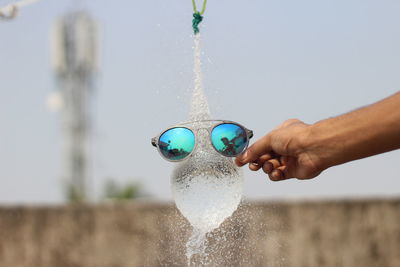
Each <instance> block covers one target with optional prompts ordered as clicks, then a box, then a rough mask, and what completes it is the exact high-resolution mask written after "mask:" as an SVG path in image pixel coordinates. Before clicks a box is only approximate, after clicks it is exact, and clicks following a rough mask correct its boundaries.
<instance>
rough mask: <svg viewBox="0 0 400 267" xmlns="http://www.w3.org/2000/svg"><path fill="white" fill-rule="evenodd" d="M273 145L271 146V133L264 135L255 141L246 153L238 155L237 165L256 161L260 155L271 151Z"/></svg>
mask: <svg viewBox="0 0 400 267" xmlns="http://www.w3.org/2000/svg"><path fill="white" fill-rule="evenodd" d="M271 151H272V147H271V136H270V135H269V134H267V135H265V136H264V137H262V138H260V139H259V140H257V142H255V143H254V144H253V145H251V146H250V147H249V148H248V149H247V150H246V152H245V153H243V154H241V155H239V156H237V157H236V160H235V162H236V165H238V166H239V167H241V166H243V165H245V164H247V163H250V162H254V161H256V160H257V159H258V158H259V157H260V156H262V155H264V154H266V153H268V152H271Z"/></svg>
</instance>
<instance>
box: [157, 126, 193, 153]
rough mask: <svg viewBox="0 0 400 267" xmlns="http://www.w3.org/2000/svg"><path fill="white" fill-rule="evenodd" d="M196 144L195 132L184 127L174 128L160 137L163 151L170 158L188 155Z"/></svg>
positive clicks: (159, 141) (159, 143) (160, 146)
mask: <svg viewBox="0 0 400 267" xmlns="http://www.w3.org/2000/svg"><path fill="white" fill-rule="evenodd" d="M194 145H195V136H194V133H193V132H192V131H191V130H189V129H187V128H183V127H177V128H172V129H170V130H168V131H166V132H164V133H163V134H162V135H161V136H160V138H159V139H158V147H159V149H160V151H161V153H162V154H163V155H164V157H166V158H167V159H169V160H181V159H183V158H185V157H187V156H188V155H189V154H190V153H191V152H192V150H193V148H194Z"/></svg>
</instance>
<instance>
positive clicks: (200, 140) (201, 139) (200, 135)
mask: <svg viewBox="0 0 400 267" xmlns="http://www.w3.org/2000/svg"><path fill="white" fill-rule="evenodd" d="M196 137H197V140H196V141H197V145H198V146H200V147H204V146H206V145H208V140H209V139H210V131H209V130H208V128H199V129H197V130H196Z"/></svg>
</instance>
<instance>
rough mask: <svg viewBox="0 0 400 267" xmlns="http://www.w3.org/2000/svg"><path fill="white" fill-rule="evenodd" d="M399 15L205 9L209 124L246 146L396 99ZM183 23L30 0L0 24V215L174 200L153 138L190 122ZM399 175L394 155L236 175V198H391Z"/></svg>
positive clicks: (173, 2)
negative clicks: (226, 125)
mask: <svg viewBox="0 0 400 267" xmlns="http://www.w3.org/2000/svg"><path fill="white" fill-rule="evenodd" d="M11 2H12V1H6V0H0V7H2V6H6V5H7V4H9V3H11ZM82 11H84V12H85V13H82ZM399 11H400V2H399V1H396V0H386V1H383V2H382V1H380V2H377V1H372V0H363V1H361V0H350V1H341V0H340V1H317V0H305V1H301V2H299V1H261V0H260V1H251V2H246V1H237V0H231V1H227V0H218V1H209V3H208V7H207V11H206V13H205V19H204V22H203V23H202V25H201V29H200V30H201V35H202V46H203V71H204V84H205V91H206V94H207V96H208V99H209V103H210V108H211V113H212V115H213V117H214V118H216V119H230V120H234V121H237V122H239V123H242V124H243V125H245V126H246V127H248V128H250V129H252V130H253V131H254V133H255V139H257V138H259V137H261V136H263V135H264V134H266V133H267V132H268V131H270V130H271V129H273V128H274V127H275V126H277V125H278V124H280V123H281V122H282V121H284V120H286V119H289V118H294V117H295V118H299V119H302V120H304V121H305V122H307V123H313V122H316V121H318V120H321V119H324V118H327V117H331V116H335V115H339V114H342V113H345V112H347V111H350V110H353V109H355V108H358V107H360V106H363V105H367V104H370V103H372V102H375V101H377V100H379V99H381V98H384V97H386V96H389V95H391V94H393V93H395V92H396V91H398V90H399V88H400V75H399V74H398V70H399V69H400V53H399V50H398V48H399V47H400V28H399V27H398V26H399V25H400V16H399V15H398V14H399ZM72 14H75V15H72ZM74 16H75V20H74V18H73V17H74ZM191 19H192V7H191V2H190V1H189V0H187V1H181V0H179V1H178V0H170V1H161V0H154V1H136V0H135V1H127V0H121V1H106V0H97V1H78V0H57V1H51V0H41V1H37V2H35V3H32V4H31V5H29V6H26V7H23V8H21V9H19V10H18V14H17V16H16V17H15V18H14V19H10V20H8V19H2V20H1V21H0V35H1V41H0V63H1V64H0V79H1V83H0V123H1V124H0V166H1V167H0V202H1V203H2V204H40V203H54V204H56V203H63V202H64V201H65V200H68V199H70V200H71V199H72V200H73V199H75V200H76V199H78V200H79V199H80V198H86V199H88V200H90V201H99V200H102V199H107V198H132V197H142V198H152V199H158V200H171V199H172V197H171V192H170V181H169V179H170V178H169V177H170V173H171V170H172V168H173V164H171V163H169V162H166V161H164V160H163V159H161V157H160V156H159V154H158V153H157V151H156V149H154V148H153V147H152V146H151V145H150V138H152V137H153V136H156V135H157V134H158V133H159V132H161V131H162V130H164V129H165V128H166V127H168V126H170V125H173V124H175V123H177V122H181V121H185V120H186V119H187V118H188V111H189V100H190V95H191V90H192V88H193V50H192V47H193V36H192V29H191ZM76 21H78V22H76ZM76 24H79V25H80V26H76ZM66 29H69V30H66ZM71 29H73V30H71ZM77 29H78V30H77ZM69 31H72V33H71V32H69ZM66 32H69V33H66ZM87 32H89V33H90V34H87ZM68 36H69V37H68ZM71 36H73V38H75V39H74V40H75V41H76V42H77V43H74V42H73V41H70V39H68V38H72V37H71ZM79 47H81V48H79ZM66 51H68V52H66ZM77 51H78V52H77ZM79 51H80V52H79ZM82 51H84V53H83V54H82ZM71 53H72V54H74V53H77V54H79V53H81V54H79V55H80V56H79V55H78V56H76V55H75V54H74V55H75V56H76V59H71V58H70V57H71V56H66V55H71ZM82 55H83V56H82ZM75 56H73V58H74V57H75ZM67 58H68V59H67ZM71 60H72V61H71ZM71 62H72V63H71ZM75 85H77V86H75ZM71 88H82V90H75V91H74V92H72V91H73V90H72V89H71ZM71 90H72V91H71ZM74 97H78V99H80V100H81V102H80V103H79V105H78V104H76V105H78V107H75V108H71V104H68V103H72V102H73V101H72V100H71V99H74ZM68 107H69V108H68ZM74 127H75V128H74ZM72 129H75V130H72ZM77 129H78V130H77ZM255 139H254V140H255ZM80 142H81V143H80ZM82 144H83V145H82ZM79 147H80V148H83V150H82V151H76V149H77V148H79ZM399 162H400V151H394V152H390V153H386V154H383V155H379V156H375V157H371V158H368V159H364V160H360V161H356V162H352V163H349V164H345V165H342V166H338V167H335V168H332V169H328V170H327V171H325V172H324V173H322V174H321V175H320V176H319V177H318V178H317V179H314V180H310V181H296V180H290V181H284V182H279V183H273V182H271V181H269V180H268V179H267V177H266V176H265V175H263V174H262V173H261V172H259V173H252V172H250V171H248V170H247V169H246V170H244V171H245V181H246V183H245V197H246V198H247V199H288V198H342V197H346V198H359V197H376V196H378V197H390V196H399V193H400V191H399V188H400V179H399V178H400V174H399V171H400V167H399V164H398V163H399ZM71 185H72V186H73V187H76V189H73V190H72V189H71ZM80 190H81V191H80Z"/></svg>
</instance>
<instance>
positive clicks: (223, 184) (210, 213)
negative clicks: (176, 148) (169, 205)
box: [171, 34, 243, 265]
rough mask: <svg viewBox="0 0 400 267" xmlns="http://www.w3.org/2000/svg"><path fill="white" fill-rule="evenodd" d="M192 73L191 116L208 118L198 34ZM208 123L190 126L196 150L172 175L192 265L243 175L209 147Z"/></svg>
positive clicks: (238, 192) (231, 205)
mask: <svg viewBox="0 0 400 267" xmlns="http://www.w3.org/2000/svg"><path fill="white" fill-rule="evenodd" d="M194 73H195V79H194V82H195V86H194V91H193V96H192V103H191V111H190V119H191V121H198V120H205V119H209V118H210V112H209V107H208V103H207V98H206V97H205V94H204V91H203V85H202V77H201V49H200V34H197V35H195V46H194ZM211 125H212V122H198V123H195V124H194V125H193V127H194V128H196V129H198V131H197V136H196V142H197V147H196V151H194V153H193V154H192V156H191V157H190V158H189V159H187V160H185V161H184V162H182V163H179V164H178V165H177V166H176V167H175V169H174V171H173V173H172V178H171V185H172V193H173V195H174V199H175V203H176V206H177V208H178V209H179V210H180V212H181V213H182V215H183V216H184V217H185V218H186V219H187V220H188V221H189V222H190V224H191V225H192V227H193V232H192V236H191V237H190V238H189V241H188V243H187V244H186V256H187V259H188V265H191V264H193V261H192V257H193V256H194V255H197V256H199V257H200V258H201V260H200V262H199V264H201V265H204V264H205V262H206V261H207V253H206V248H207V233H209V232H211V231H213V230H214V229H216V228H218V227H219V226H220V225H221V223H222V222H223V221H224V220H225V219H226V218H228V217H229V216H231V215H232V213H233V212H234V211H235V210H236V209H237V207H238V205H239V204H240V201H241V198H242V190H243V175H242V173H241V171H240V170H239V168H237V167H236V165H235V164H234V163H233V160H232V159H231V158H227V157H223V156H221V155H219V154H218V153H217V152H216V151H215V150H214V149H213V148H212V147H211V144H210V139H209V133H208V131H207V130H205V129H206V128H207V127H209V126H211ZM195 263H196V262H195ZM195 263H194V264H195Z"/></svg>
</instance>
